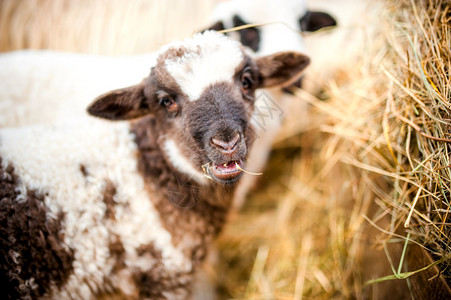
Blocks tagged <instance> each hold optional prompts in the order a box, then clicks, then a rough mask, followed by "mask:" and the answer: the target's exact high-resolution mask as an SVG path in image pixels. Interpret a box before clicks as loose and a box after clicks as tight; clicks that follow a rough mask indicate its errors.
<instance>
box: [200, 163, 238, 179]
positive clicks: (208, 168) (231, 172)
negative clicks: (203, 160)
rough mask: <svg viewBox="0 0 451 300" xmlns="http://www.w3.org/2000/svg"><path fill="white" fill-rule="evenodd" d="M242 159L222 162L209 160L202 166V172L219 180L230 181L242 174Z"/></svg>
mask: <svg viewBox="0 0 451 300" xmlns="http://www.w3.org/2000/svg"><path fill="white" fill-rule="evenodd" d="M243 167H244V166H243V161H241V160H239V161H229V162H227V163H224V164H215V163H214V162H211V163H209V164H206V165H204V166H203V169H204V173H205V175H206V176H207V177H211V179H214V180H216V181H219V182H224V183H232V182H235V181H236V180H238V178H239V177H240V176H241V175H242V173H243V171H242V169H243Z"/></svg>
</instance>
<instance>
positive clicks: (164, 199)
mask: <svg viewBox="0 0 451 300" xmlns="http://www.w3.org/2000/svg"><path fill="white" fill-rule="evenodd" d="M155 130H156V129H155V128H153V121H152V119H150V118H144V119H142V120H140V121H137V122H136V123H133V124H132V132H133V133H134V134H135V136H136V143H137V146H138V151H139V157H138V169H139V171H140V172H141V174H142V175H143V177H144V178H145V182H146V186H147V188H148V189H149V190H150V194H151V195H152V197H151V201H152V202H153V205H154V206H155V208H156V209H157V210H158V211H159V213H160V216H161V221H162V222H163V225H164V226H165V228H166V229H167V230H168V231H169V232H170V233H171V235H172V237H173V242H174V244H175V245H176V246H180V247H183V248H184V249H185V251H186V252H187V253H186V254H187V255H189V256H191V257H192V259H194V261H199V260H202V258H203V257H204V256H205V253H206V248H207V245H208V244H209V243H210V241H211V240H212V239H213V238H214V237H215V236H216V235H217V234H218V233H219V232H220V230H221V229H222V227H223V225H224V222H225V219H226V217H227V212H228V210H229V207H230V204H231V199H232V195H233V189H234V188H233V187H228V186H221V185H218V184H211V185H208V186H202V185H199V184H198V183H196V182H195V181H193V180H189V178H188V177H187V176H186V175H183V174H181V173H179V172H175V171H174V169H173V168H172V167H171V166H170V164H169V163H168V162H167V161H166V160H165V158H164V155H163V153H162V151H161V149H160V147H159V146H158V143H157V137H156V135H155V134H154V132H155ZM213 203H217V204H219V205H213Z"/></svg>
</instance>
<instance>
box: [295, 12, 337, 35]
mask: <svg viewBox="0 0 451 300" xmlns="http://www.w3.org/2000/svg"><path fill="white" fill-rule="evenodd" d="M336 25H337V21H336V20H335V19H334V18H333V17H332V16H331V15H329V14H328V13H325V12H321V11H308V12H307V13H306V14H305V15H304V16H303V17H302V18H300V19H299V26H300V27H301V30H302V31H310V32H313V31H317V30H319V29H321V28H324V27H330V26H336Z"/></svg>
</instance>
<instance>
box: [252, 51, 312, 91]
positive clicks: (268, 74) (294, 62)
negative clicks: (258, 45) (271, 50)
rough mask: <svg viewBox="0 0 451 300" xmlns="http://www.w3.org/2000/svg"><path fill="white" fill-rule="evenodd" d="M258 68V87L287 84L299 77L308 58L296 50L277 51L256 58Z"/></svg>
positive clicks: (308, 61)
mask: <svg viewBox="0 0 451 300" xmlns="http://www.w3.org/2000/svg"><path fill="white" fill-rule="evenodd" d="M256 61H257V66H258V70H259V77H260V82H259V88H262V87H271V86H276V85H283V86H287V85H289V84H291V83H292V82H294V81H296V80H297V79H299V77H300V76H301V74H302V71H303V70H304V69H305V67H307V66H308V64H309V63H310V59H309V58H308V57H307V56H305V55H304V54H301V53H298V52H288V51H287V52H278V53H275V54H272V55H268V56H264V57H260V58H257V59H256Z"/></svg>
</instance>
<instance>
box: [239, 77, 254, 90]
mask: <svg viewBox="0 0 451 300" xmlns="http://www.w3.org/2000/svg"><path fill="white" fill-rule="evenodd" d="M252 86H253V81H252V76H251V74H250V73H244V74H243V76H242V77H241V87H242V88H243V90H244V91H247V90H250V89H251V88H252Z"/></svg>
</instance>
